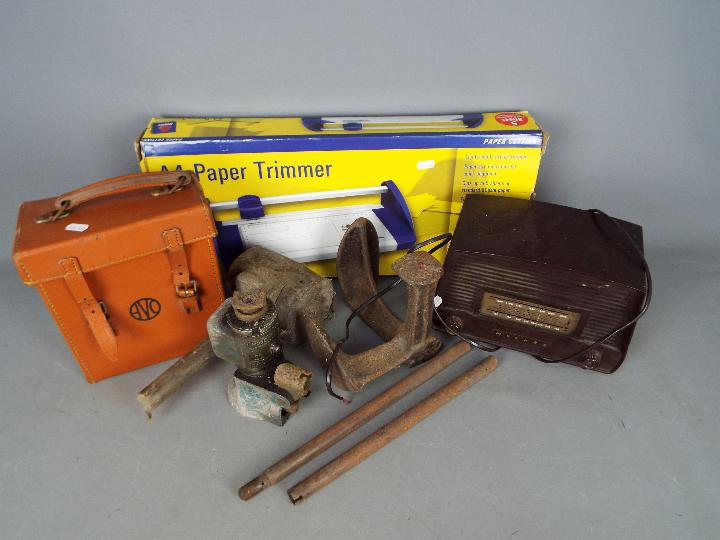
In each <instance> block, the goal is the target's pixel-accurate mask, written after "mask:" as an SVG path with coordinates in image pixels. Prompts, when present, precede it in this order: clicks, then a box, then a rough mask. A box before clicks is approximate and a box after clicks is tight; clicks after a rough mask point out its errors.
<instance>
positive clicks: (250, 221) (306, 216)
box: [210, 180, 415, 266]
mask: <svg viewBox="0 0 720 540" xmlns="http://www.w3.org/2000/svg"><path fill="white" fill-rule="evenodd" d="M374 194H379V195H380V204H355V205H348V206H340V207H334V208H319V209H316V210H303V211H300V212H285V213H282V214H273V215H269V216H266V215H265V212H264V210H263V207H264V206H270V205H273V204H285V203H292V202H304V201H317V200H323V199H337V198H344V197H358V196H362V195H374ZM210 207H211V208H212V209H213V210H214V211H218V210H230V209H234V208H238V209H239V210H240V219H232V220H228V221H221V222H217V228H218V244H219V247H220V253H221V255H222V259H223V262H224V263H225V265H226V266H228V265H229V264H230V263H232V261H233V260H234V259H235V257H236V256H237V255H239V254H240V253H241V252H242V251H243V250H245V249H247V248H248V247H250V246H262V247H265V248H268V249H271V250H273V251H276V252H277V253H280V254H282V255H285V256H286V257H289V258H291V259H293V260H295V261H298V262H311V261H322V260H326V259H334V258H335V256H336V255H337V250H338V246H339V245H340V240H341V239H342V237H343V234H344V233H345V229H346V228H347V227H348V226H349V225H350V224H351V223H352V222H353V221H355V220H356V219H357V218H359V217H364V218H366V219H368V220H370V222H371V223H372V224H373V225H374V226H375V229H376V230H377V233H378V239H379V244H380V245H379V247H380V251H381V252H386V251H395V250H397V249H408V248H410V247H412V246H413V245H414V244H415V231H414V229H413V222H412V217H411V216H410V210H409V209H408V206H407V203H406V202H405V199H404V198H403V196H402V194H401V193H400V190H399V189H398V188H397V186H396V185H395V183H394V182H392V181H391V180H388V181H386V182H383V183H382V185H380V186H373V187H365V188H356V189H340V190H335V191H316V192H310V193H299V194H294V195H278V196H275V197H257V196H255V195H244V196H242V197H240V198H238V199H237V200H236V201H227V202H217V203H211V204H210Z"/></svg>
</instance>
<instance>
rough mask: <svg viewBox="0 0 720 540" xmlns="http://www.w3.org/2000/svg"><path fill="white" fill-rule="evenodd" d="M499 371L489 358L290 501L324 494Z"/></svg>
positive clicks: (316, 476)
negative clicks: (357, 466)
mask: <svg viewBox="0 0 720 540" xmlns="http://www.w3.org/2000/svg"><path fill="white" fill-rule="evenodd" d="M496 367H497V359H496V358H495V357H494V356H488V357H487V358H485V360H483V361H482V362H480V363H479V364H477V365H475V366H474V367H472V368H471V369H469V370H468V371H466V372H464V373H463V374H462V375H460V376H459V377H457V378H456V379H453V380H452V381H451V382H450V383H448V384H447V385H445V386H443V387H442V388H441V389H440V390H438V391H436V392H434V393H433V394H431V395H430V396H428V397H427V398H425V399H423V400H422V401H421V402H420V403H418V404H417V405H414V406H412V407H410V408H409V409H408V410H407V411H405V412H404V413H402V414H401V415H400V416H398V417H396V418H395V419H393V420H391V421H390V422H388V423H387V424H385V425H384V426H383V427H381V428H380V429H378V430H377V431H375V432H374V433H372V434H371V435H369V436H368V437H366V438H365V439H363V440H362V441H360V442H359V443H358V444H356V445H355V446H353V447H352V448H351V449H350V450H348V451H347V452H345V453H343V454H341V455H340V456H338V457H337V458H335V459H334V460H332V461H331V462H330V463H328V464H327V465H325V466H324V467H322V468H320V469H318V470H317V471H315V472H314V473H313V474H311V475H310V476H308V477H307V478H305V479H304V480H302V481H301V482H299V483H298V484H295V485H294V486H293V487H291V488H290V489H289V490H288V492H287V493H288V496H289V497H290V500H291V501H292V503H293V504H298V503H300V502H302V501H303V500H305V499H307V498H308V497H309V496H310V495H312V494H313V493H315V492H317V491H319V490H321V489H322V488H324V487H325V486H326V485H328V484H329V483H330V482H332V481H333V480H335V479H336V478H337V477H338V476H340V475H342V474H343V473H345V472H347V471H349V470H350V469H352V468H353V467H354V466H355V465H357V464H359V463H362V462H363V461H365V460H366V459H367V458H368V457H370V456H371V455H373V454H374V453H375V452H377V451H378V450H380V449H381V448H382V447H383V446H385V445H386V444H388V443H389V442H390V441H392V440H394V439H396V438H397V437H399V436H400V435H402V434H403V433H405V432H406V431H407V430H408V429H410V428H411V427H413V426H414V425H415V424H417V423H419V422H420V421H421V420H423V419H425V418H427V417H428V416H430V415H431V414H432V413H434V412H435V411H437V410H438V409H439V408H440V407H442V406H443V405H445V404H446V403H447V402H448V401H450V400H451V399H453V398H454V397H456V396H458V395H459V394H461V393H462V392H464V391H465V390H467V389H468V388H470V387H471V386H472V385H473V384H475V383H476V382H478V381H479V380H480V379H483V378H484V377H485V376H487V375H488V374H489V373H491V372H492V371H494V370H495V368H496Z"/></svg>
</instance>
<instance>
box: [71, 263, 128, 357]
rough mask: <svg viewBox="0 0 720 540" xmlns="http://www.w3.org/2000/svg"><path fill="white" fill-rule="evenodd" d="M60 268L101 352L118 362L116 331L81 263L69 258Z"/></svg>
mask: <svg viewBox="0 0 720 540" xmlns="http://www.w3.org/2000/svg"><path fill="white" fill-rule="evenodd" d="M60 267H61V268H62V270H63V273H64V278H65V283H66V284H67V286H68V289H70V294H72V296H73V298H74V299H75V301H76V302H77V303H78V306H80V311H81V312H82V314H83V316H84V317H85V320H86V321H87V323H88V325H89V326H90V330H91V331H92V333H93V335H94V336H95V340H96V341H97V344H98V346H99V347H100V350H101V351H102V352H103V353H104V354H105V356H107V357H108V358H109V359H110V360H111V361H113V362H117V361H118V359H119V357H118V347H117V339H116V338H115V331H114V330H113V328H112V326H110V322H109V321H108V319H107V314H106V311H105V307H104V305H102V304H101V303H100V302H98V301H97V300H96V299H95V297H94V296H93V294H92V291H91V290H90V287H89V286H88V283H87V281H86V280H85V276H84V275H83V271H82V269H81V268H80V263H79V262H78V260H77V259H76V258H75V257H68V258H66V259H61V260H60Z"/></svg>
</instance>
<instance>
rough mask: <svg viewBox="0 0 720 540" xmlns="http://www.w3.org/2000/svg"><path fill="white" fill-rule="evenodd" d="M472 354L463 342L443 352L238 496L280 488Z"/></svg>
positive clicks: (298, 451)
mask: <svg viewBox="0 0 720 540" xmlns="http://www.w3.org/2000/svg"><path fill="white" fill-rule="evenodd" d="M469 350H470V346H469V345H468V344H467V343H465V342H464V341H460V342H458V343H456V344H455V345H453V346H452V347H449V348H448V349H446V350H445V351H444V352H442V353H440V354H438V355H436V356H435V357H434V358H432V359H431V360H429V361H428V362H426V363H425V364H423V365H422V366H420V367H418V368H417V369H415V370H414V371H412V372H411V373H410V375H408V376H407V377H405V378H404V379H403V380H401V381H399V382H397V383H395V384H394V385H393V386H391V387H390V388H388V389H387V390H385V391H384V392H383V393H381V394H380V395H378V396H376V397H374V398H373V399H371V400H370V401H368V402H367V403H365V404H364V405H362V406H361V407H359V408H358V409H357V410H356V411H355V412H352V413H350V414H349V415H347V416H346V417H345V418H343V419H342V420H340V421H339V422H338V423H336V424H334V425H332V426H330V427H329V428H328V429H326V430H325V431H323V432H322V433H320V434H319V435H316V436H315V437H314V438H312V439H310V440H309V441H308V442H306V443H305V444H303V445H302V446H300V447H299V448H298V449H297V450H295V451H293V452H291V453H290V454H288V455H287V456H285V457H284V458H282V459H281V460H280V461H278V462H277V463H275V464H274V465H271V466H270V467H268V468H267V469H265V470H264V471H263V472H262V474H260V476H258V477H257V478H255V479H254V480H251V481H250V482H248V483H247V484H245V485H244V486H243V487H241V488H240V491H239V495H240V498H241V499H242V500H244V501H247V500H248V499H251V498H252V497H254V496H255V495H257V494H258V493H260V492H261V491H262V490H264V489H265V488H267V487H268V486H272V485H274V484H277V483H278V482H279V481H280V480H282V479H283V478H285V477H287V476H288V475H289V474H291V473H293V472H294V471H296V470H297V469H299V468H300V467H302V466H303V465H304V464H305V463H307V462H308V461H310V460H311V459H313V458H314V457H316V456H318V455H320V454H321V453H322V452H324V451H325V450H327V449H328V448H330V447H331V446H332V445H334V444H335V443H337V442H338V441H340V440H342V439H343V438H345V437H346V436H348V435H349V434H350V433H352V432H353V431H355V430H356V429H358V428H359V427H360V426H362V425H364V424H366V423H367V422H368V421H369V420H370V419H371V418H373V417H375V416H377V415H378V414H380V413H381V412H382V411H384V410H385V409H387V408H388V407H389V406H390V405H392V404H393V403H395V402H396V401H397V400H399V399H400V398H402V397H403V396H406V395H407V394H409V393H410V392H412V391H413V390H415V389H416V388H417V387H418V386H420V385H421V384H423V383H424V382H426V381H428V380H429V379H431V378H432V377H433V376H435V375H437V374H438V373H439V372H441V371H442V370H443V369H445V368H446V367H448V366H449V365H450V364H452V363H453V362H454V361H455V360H457V359H458V358H460V357H461V356H462V355H464V354H465V353H467V352H468V351H469Z"/></svg>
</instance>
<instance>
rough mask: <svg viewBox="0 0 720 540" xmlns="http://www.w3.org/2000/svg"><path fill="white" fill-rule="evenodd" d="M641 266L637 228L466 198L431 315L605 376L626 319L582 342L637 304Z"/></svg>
mask: <svg viewBox="0 0 720 540" xmlns="http://www.w3.org/2000/svg"><path fill="white" fill-rule="evenodd" d="M620 228H622V229H623V230H624V231H625V232H626V233H627V235H626V234H625V233H624V232H623V230H620ZM628 235H629V238H628ZM633 242H634V244H635V245H634V246H633V245H632V244H633ZM646 268H647V266H646V265H645V263H644V259H643V256H642V228H641V227H640V226H638V225H635V224H633V223H629V222H627V221H621V220H614V219H612V218H610V217H608V216H606V215H605V214H602V213H597V214H594V213H591V212H589V211H587V210H578V209H575V208H568V207H565V206H559V205H556V204H548V203H540V202H535V201H527V200H520V199H512V198H507V197H493V196H485V195H469V196H468V197H467V198H466V199H465V203H464V205H463V209H462V212H461V214H460V218H459V221H458V224H457V227H456V229H455V233H454V238H453V241H452V244H451V246H450V249H449V251H448V254H447V258H446V260H445V275H444V277H443V279H442V280H441V281H440V283H439V285H438V295H439V296H440V297H441V298H442V304H441V305H440V306H439V307H438V312H439V315H440V316H441V317H442V318H443V320H444V321H445V323H446V324H447V325H448V326H449V327H450V328H451V329H452V330H453V331H454V332H457V333H458V334H461V335H463V336H466V337H470V338H473V339H476V340H480V341H483V342H486V343H491V344H493V345H496V346H500V347H507V348H510V349H515V350H518V351H522V352H525V353H529V354H531V355H534V356H536V357H538V358H539V359H541V360H545V361H550V362H558V361H564V362H567V363H569V364H573V365H576V366H580V367H583V368H586V369H592V370H595V371H600V372H603V373H612V372H613V371H615V370H616V369H617V368H618V367H619V366H620V364H621V363H622V361H623V359H624V358H625V354H626V352H627V349H628V345H629V343H630V338H631V337H632V333H633V330H634V326H635V325H634V324H631V325H629V326H628V327H627V328H626V329H624V330H623V331H621V332H619V333H617V334H616V335H614V336H613V337H611V338H610V339H607V340H605V341H604V342H602V343H599V344H597V346H594V347H593V346H592V345H593V344H594V343H597V342H598V341H600V340H601V339H602V338H603V337H604V336H606V335H607V334H609V333H611V332H613V330H616V329H617V328H620V327H622V326H623V325H625V324H626V323H628V322H629V321H632V320H633V319H634V318H635V317H637V316H638V314H639V313H640V312H641V311H642V310H643V307H645V308H646V305H647V301H646V297H647V288H648V285H649V281H648V278H649V274H647V275H646ZM436 322H437V321H436ZM588 347H591V348H590V349H588Z"/></svg>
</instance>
